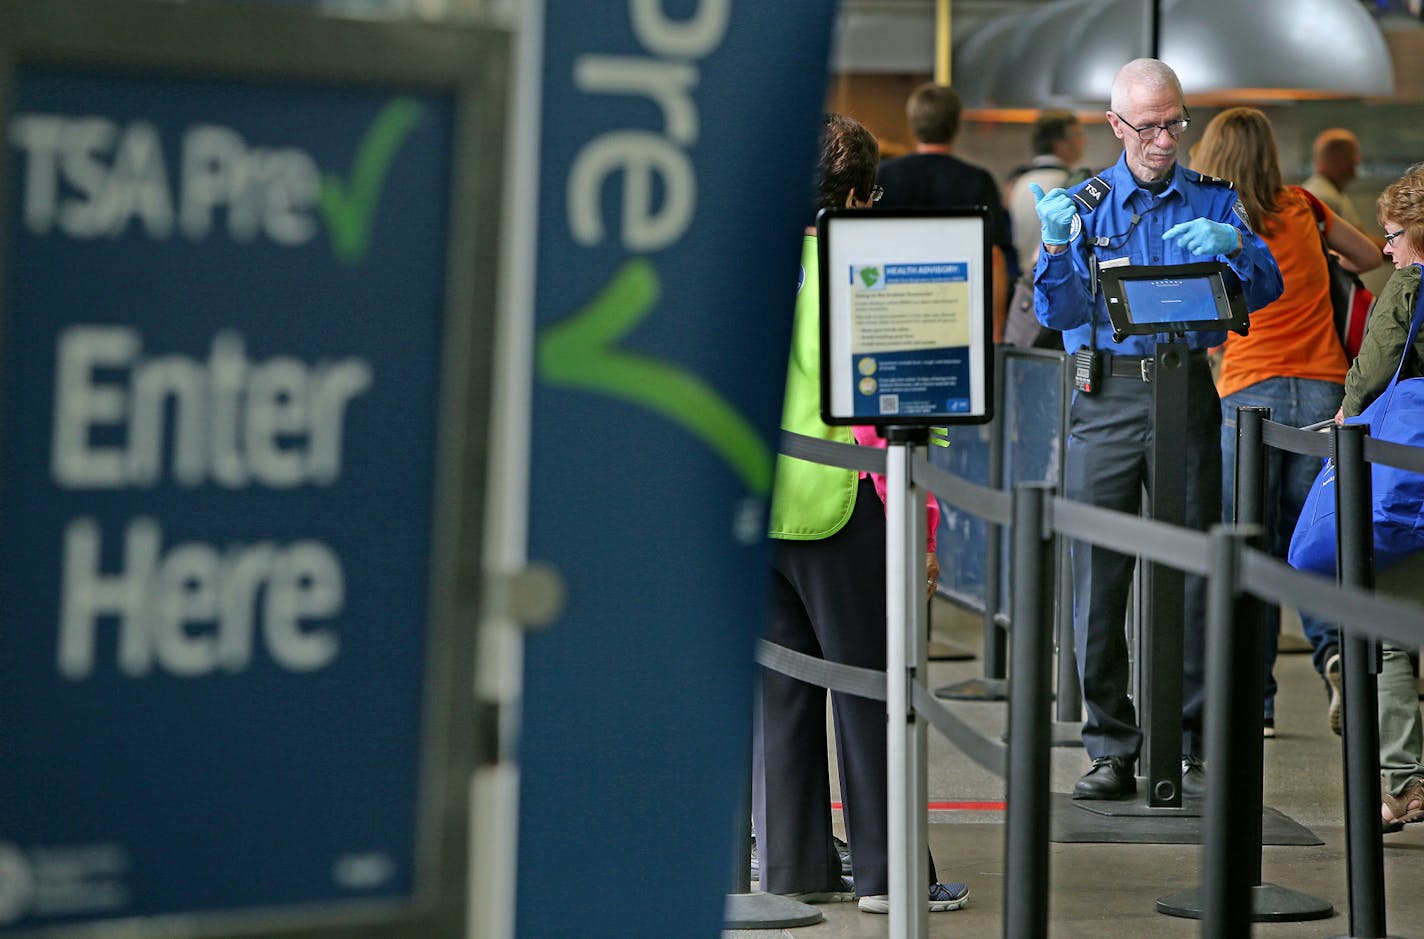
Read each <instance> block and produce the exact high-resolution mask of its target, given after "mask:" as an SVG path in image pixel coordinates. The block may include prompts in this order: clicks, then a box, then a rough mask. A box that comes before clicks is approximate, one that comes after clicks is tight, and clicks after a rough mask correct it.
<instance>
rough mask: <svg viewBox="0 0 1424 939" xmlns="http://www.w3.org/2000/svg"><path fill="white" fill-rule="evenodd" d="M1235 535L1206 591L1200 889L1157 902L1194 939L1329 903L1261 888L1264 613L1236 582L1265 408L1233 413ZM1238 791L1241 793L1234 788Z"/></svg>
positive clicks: (1259, 505)
mask: <svg viewBox="0 0 1424 939" xmlns="http://www.w3.org/2000/svg"><path fill="white" fill-rule="evenodd" d="M1236 413H1237V443H1236V466H1235V474H1236V485H1235V491H1236V504H1235V511H1234V516H1235V519H1236V525H1235V526H1234V527H1231V528H1217V529H1213V532H1212V539H1211V553H1210V555H1209V564H1210V576H1209V579H1208V583H1207V636H1206V640H1207V642H1206V654H1207V662H1206V666H1207V668H1206V682H1207V686H1206V699H1207V701H1209V702H1211V704H1210V707H1208V708H1207V711H1206V735H1207V738H1206V744H1207V752H1208V753H1210V754H1212V771H1211V773H1209V774H1208V775H1207V800H1206V806H1205V816H1206V817H1205V820H1204V835H1205V837H1204V839H1203V843H1204V845H1205V847H1204V849H1203V852H1202V855H1203V864H1202V870H1203V875H1202V876H1203V882H1202V887H1201V888H1199V889H1197V888H1193V889H1189V890H1184V891H1181V892H1180V893H1176V894H1173V895H1171V896H1167V897H1162V898H1161V899H1159V900H1158V901H1157V910H1158V912H1160V913H1166V914H1168V915H1170V916H1185V917H1192V918H1196V917H1200V918H1201V919H1202V935H1203V936H1210V937H1213V939H1216V937H1234V936H1249V935H1250V934H1251V925H1250V924H1251V923H1252V922H1296V921H1301V920H1311V919H1323V918H1325V917H1328V916H1330V915H1332V914H1333V913H1334V911H1335V907H1334V905H1333V904H1332V903H1330V902H1329V901H1328V900H1322V899H1319V898H1317V897H1313V896H1310V895H1309V894H1305V893H1301V892H1300V891H1297V890H1292V889H1290V888H1288V887H1281V886H1277V885H1275V884H1267V883H1262V880H1261V840H1262V839H1261V835H1262V813H1263V811H1264V805H1263V799H1262V783H1263V779H1264V763H1265V751H1264V744H1265V740H1264V737H1263V735H1262V732H1261V730H1262V716H1261V715H1262V703H1263V700H1264V697H1265V685H1266V674H1265V651H1266V629H1268V628H1272V624H1271V623H1270V621H1269V620H1270V614H1269V611H1270V610H1271V609H1273V607H1271V606H1270V605H1269V604H1266V603H1265V602H1264V601H1262V600H1260V599H1259V598H1257V597H1255V596H1253V595H1251V594H1249V593H1246V592H1245V590H1244V588H1243V585H1242V582H1241V553H1242V548H1243V547H1246V546H1249V547H1252V548H1256V549H1257V550H1259V549H1260V548H1261V546H1262V544H1263V538H1262V531H1263V527H1262V524H1261V523H1262V521H1263V519H1264V517H1265V496H1266V459H1265V456H1266V446H1265V440H1264V433H1265V421H1266V419H1267V418H1268V417H1269V415H1270V409H1269V408H1256V407H1243V408H1238V409H1237V412H1236ZM1243 780H1244V781H1245V782H1246V784H1245V785H1241V782H1242V781H1243Z"/></svg>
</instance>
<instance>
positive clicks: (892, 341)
mask: <svg viewBox="0 0 1424 939" xmlns="http://www.w3.org/2000/svg"><path fill="white" fill-rule="evenodd" d="M847 274H848V275H849V281H850V298H851V299H850V321H851V322H850V329H851V351H850V356H849V358H848V359H847V361H846V362H845V363H844V365H843V368H846V369H849V370H850V371H851V372H852V373H853V374H852V381H854V382H855V384H856V392H857V394H856V395H855V396H854V398H853V400H854V402H855V404H854V407H855V413H856V414H857V415H859V416H866V417H869V416H879V415H882V414H884V415H901V414H913V415H922V414H936V413H940V412H941V411H943V412H947V413H950V414H967V413H968V412H969V407H970V403H971V402H970V395H969V389H970V386H969V341H970V332H971V331H970V326H969V323H970V319H969V310H970V304H969V265H968V264H967V263H965V262H963V261H958V262H938V263H920V264H879V263H872V264H852V265H851V266H850V269H849V270H848V271H847Z"/></svg>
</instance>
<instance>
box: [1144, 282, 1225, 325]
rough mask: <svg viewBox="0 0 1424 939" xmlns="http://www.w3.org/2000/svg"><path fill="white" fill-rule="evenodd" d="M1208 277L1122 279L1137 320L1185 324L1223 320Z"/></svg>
mask: <svg viewBox="0 0 1424 939" xmlns="http://www.w3.org/2000/svg"><path fill="white" fill-rule="evenodd" d="M1211 287H1212V281H1211V278H1209V277H1184V278H1171V277H1163V278H1155V279H1152V280H1126V279H1124V281H1123V290H1124V292H1125V293H1126V294H1127V306H1128V313H1129V315H1130V317H1131V318H1132V322H1134V323H1186V322H1195V321H1201V320H1215V319H1221V315H1220V313H1219V312H1218V311H1217V307H1216V299H1215V298H1214V297H1213V296H1212V289H1211Z"/></svg>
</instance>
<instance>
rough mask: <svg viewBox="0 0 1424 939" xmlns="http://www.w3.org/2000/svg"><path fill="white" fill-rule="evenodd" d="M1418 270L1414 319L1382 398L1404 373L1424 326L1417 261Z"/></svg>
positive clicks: (1423, 281)
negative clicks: (1415, 342) (1421, 326)
mask: <svg viewBox="0 0 1424 939" xmlns="http://www.w3.org/2000/svg"><path fill="white" fill-rule="evenodd" d="M1414 266H1415V267H1417V268H1419V272H1420V281H1419V295H1418V296H1417V297H1415V298H1414V318H1413V319H1412V320H1410V322H1409V338H1408V339H1405V340H1404V351H1403V352H1402V353H1400V356H1399V365H1398V366H1397V367H1396V368H1395V370H1394V377H1393V378H1392V379H1390V381H1389V387H1388V388H1386V389H1385V390H1384V391H1382V392H1380V397H1381V398H1383V397H1384V396H1385V395H1386V394H1387V393H1388V392H1389V390H1390V389H1391V388H1393V387H1394V386H1395V385H1396V384H1398V383H1399V376H1400V375H1401V374H1402V373H1403V372H1404V363H1405V362H1408V361H1409V352H1410V350H1411V349H1413V348H1414V340H1416V339H1418V338H1419V327H1420V325H1421V324H1424V264H1420V263H1418V262H1417V261H1416V262H1415V264H1414Z"/></svg>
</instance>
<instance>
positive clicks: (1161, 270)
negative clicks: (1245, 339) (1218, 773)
mask: <svg viewBox="0 0 1424 939" xmlns="http://www.w3.org/2000/svg"><path fill="white" fill-rule="evenodd" d="M1099 281H1100V283H1101V284H1102V288H1103V297H1104V299H1105V300H1106V301H1107V308H1108V318H1109V319H1110V320H1112V327H1113V338H1114V339H1115V340H1119V341H1120V340H1121V339H1122V338H1123V337H1124V336H1141V335H1152V334H1157V333H1176V332H1193V331H1197V330H1221V329H1229V330H1233V331H1235V332H1238V333H1241V334H1242V335H1243V336H1244V335H1245V334H1246V332H1247V330H1248V329H1249V328H1250V320H1249V319H1248V318H1247V313H1246V296H1245V294H1244V293H1243V292H1242V290H1241V280H1240V278H1238V277H1237V276H1236V274H1235V273H1233V272H1232V270H1231V268H1229V267H1227V266H1226V265H1225V264H1222V263H1221V262H1220V261H1207V262H1204V263H1201V264H1170V265H1155V264H1128V265H1123V266H1121V267H1110V268H1104V269H1102V270H1101V271H1100V272H1099Z"/></svg>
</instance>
